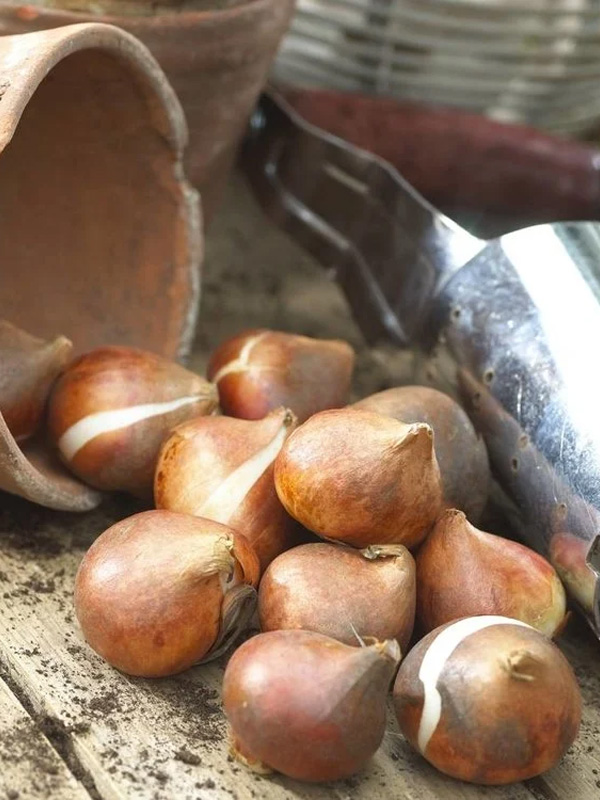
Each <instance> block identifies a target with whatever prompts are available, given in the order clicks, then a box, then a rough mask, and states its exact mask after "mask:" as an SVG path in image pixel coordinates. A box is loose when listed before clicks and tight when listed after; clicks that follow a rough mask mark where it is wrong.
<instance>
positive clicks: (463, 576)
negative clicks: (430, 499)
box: [416, 509, 566, 636]
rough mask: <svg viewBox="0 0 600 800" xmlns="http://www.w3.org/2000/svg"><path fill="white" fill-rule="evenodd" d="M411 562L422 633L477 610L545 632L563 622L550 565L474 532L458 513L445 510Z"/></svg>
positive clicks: (558, 590)
mask: <svg viewBox="0 0 600 800" xmlns="http://www.w3.org/2000/svg"><path fill="white" fill-rule="evenodd" d="M416 560H417V587H418V593H417V594H418V601H417V617H418V620H419V624H420V626H421V628H422V630H423V631H424V632H427V631H430V630H433V628H437V627H438V626H439V625H443V624H444V623H446V622H450V621H451V620H453V619H459V618H460V617H467V616H475V615H479V614H499V615H501V616H506V617H514V618H515V619H520V620H522V621H523V622H527V623H529V625H532V626H533V627H534V628H537V629H538V630H539V631H541V632H542V633H544V634H545V635H546V636H554V635H555V634H556V633H557V632H558V630H559V629H560V628H561V627H562V626H563V624H564V622H565V613H566V597H565V591H564V589H563V586H562V584H561V582H560V579H559V577H558V575H557V574H556V571H555V570H554V569H553V567H552V565H551V564H549V563H548V562H547V561H546V559H545V558H543V557H542V556H541V555H539V554H538V553H536V552H534V551H533V550H530V549H529V548H528V547H525V546H523V545H522V544H519V543H518V542H513V541H511V540H510V539H504V538H502V537H501V536H494V535H493V534H491V533H485V532H484V531H480V530H478V529H477V528H475V527H474V526H473V525H471V524H470V523H469V522H468V520H467V518H466V517H465V515H464V514H463V513H462V511H457V510H455V509H450V510H447V511H445V512H444V514H443V515H442V516H441V517H440V519H439V520H438V521H437V523H436V525H435V527H434V529H433V531H432V532H431V533H430V534H429V536H428V537H427V539H426V541H425V542H424V543H423V545H422V546H421V548H420V550H419V552H418V553H417V557H416Z"/></svg>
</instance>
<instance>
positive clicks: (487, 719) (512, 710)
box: [394, 616, 581, 785]
mask: <svg viewBox="0 0 600 800" xmlns="http://www.w3.org/2000/svg"><path fill="white" fill-rule="evenodd" d="M394 706H395V709H396V716H397V717H398V722H399V724H400V729H401V731H402V733H403V734H404V735H405V736H406V738H407V739H408V741H409V742H410V744H411V745H412V746H413V747H414V748H415V749H416V750H418V751H419V752H420V753H421V754H422V755H423V756H424V757H425V758H426V759H427V761H429V762H430V763H431V764H433V766H434V767H437V769H439V770H441V771H442V772H445V773H446V774H447V775H451V776H452V777H454V778H459V779H460V780H463V781H471V782H472V783H482V784H491V785H494V784H505V783H513V782H516V781H523V780H527V779H528V778H533V777H534V776H536V775H539V774H541V773H542V772H545V771H546V770H548V769H550V768H551V767H553V766H554V765H555V764H556V763H557V762H558V761H559V760H560V759H561V758H562V757H563V756H564V754H565V753H566V751H567V750H568V748H569V747H570V746H571V744H572V743H573V741H574V740H575V737H576V736H577V731H578V729H579V723H580V719H581V695H580V692H579V688H578V686H577V681H576V680H575V676H574V675H573V670H572V669H571V667H570V666H569V663H568V662H567V660H566V658H565V657H564V656H563V654H562V653H561V652H560V650H559V649H558V648H557V647H556V646H555V645H554V644H552V642H551V641H550V640H549V639H548V638H547V637H545V636H543V635H542V634H541V633H539V632H538V631H536V630H534V629H533V628H531V627H530V626H528V625H525V624H524V623H521V622H518V621H516V620H513V619H509V618H507V617H499V616H481V617H466V618H463V619H462V620H459V621H455V622H451V623H449V624H448V625H444V626H443V627H441V628H436V629H435V630H434V631H432V632H431V633H430V634H429V635H428V636H426V637H425V638H424V639H422V640H421V641H420V642H419V643H418V644H417V645H416V646H415V647H414V648H413V649H412V650H411V651H410V653H409V654H408V655H407V657H406V658H405V659H404V661H403V663H402V665H401V667H400V670H399V672H398V676H397V678H396V682H395V685H394Z"/></svg>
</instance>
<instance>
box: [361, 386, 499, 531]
mask: <svg viewBox="0 0 600 800" xmlns="http://www.w3.org/2000/svg"><path fill="white" fill-rule="evenodd" d="M353 408H362V409H365V410H366V411H377V412H378V413H379V414H386V415H387V416H390V417H394V419H397V420H399V421H400V422H405V423H411V422H426V423H427V424H428V425H431V427H432V428H433V433H434V442H435V455H436V458H437V461H438V464H439V467H440V473H441V476H442V484H443V487H444V499H445V501H446V504H447V505H448V506H450V507H452V508H459V509H461V510H462V511H464V512H465V513H466V515H467V516H468V518H469V519H470V520H473V521H474V522H477V521H478V519H479V518H480V517H481V514H482V512H483V509H484V507H485V505H486V503H487V499H488V495H489V491H490V483H491V475H490V465H489V461H488V455H487V450H486V446H485V443H484V441H483V439H482V438H481V436H479V435H478V434H477V432H476V431H475V428H474V427H473V424H472V423H471V420H470V419H469V417H468V416H467V414H466V412H465V411H464V410H463V409H462V408H461V407H460V406H459V405H458V403H456V402H455V401H454V400H453V399H452V398H451V397H449V396H448V395H447V394H444V393H443V392H438V391H437V390H436V389H430V388H429V387H427V386H398V387H395V388H393V389H387V390H386V391H384V392H378V393H377V394H373V395H371V396H370V397H365V398H364V399H363V400H359V402H358V403H354V405H353Z"/></svg>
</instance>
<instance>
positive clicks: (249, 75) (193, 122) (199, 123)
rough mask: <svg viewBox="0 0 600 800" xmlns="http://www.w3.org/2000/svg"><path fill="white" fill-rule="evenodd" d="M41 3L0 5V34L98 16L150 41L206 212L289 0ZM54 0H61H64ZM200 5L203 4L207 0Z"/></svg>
mask: <svg viewBox="0 0 600 800" xmlns="http://www.w3.org/2000/svg"><path fill="white" fill-rule="evenodd" d="M45 2H46V0H42V4H41V5H21V4H14V3H12V4H11V3H2V4H0V34H11V33H25V32H26V31H32V30H41V29H43V28H54V27H57V26H59V25H66V24H69V23H73V22H83V21H88V20H96V21H98V20H100V21H102V22H109V23H112V24H115V25H119V26H121V27H123V28H125V29H126V30H127V31H129V32H130V33H133V34H134V35H135V36H137V37H138V38H139V39H141V41H142V42H144V43H145V44H146V45H147V46H148V47H149V48H150V50H151V51H152V53H153V54H154V56H155V57H156V58H157V60H158V61H159V63H160V65H161V66H162V68H163V69H164V71H165V72H166V74H167V77H168V78H169V79H170V81H171V83H172V85H173V87H174V89H175V91H176V92H177V94H178V96H179V99H180V100H181V104H182V105H183V108H184V111H185V113H186V116H187V120H188V125H189V129H190V145H189V148H188V161H187V174H188V175H189V177H190V179H191V181H192V182H193V183H194V184H195V185H196V187H197V188H198V189H199V190H200V193H201V195H202V205H203V211H204V218H205V220H208V219H210V217H211V216H212V214H213V211H214V209H215V207H216V205H217V203H218V200H219V197H220V195H221V191H222V189H223V186H224V183H225V180H226V177H227V174H228V172H229V170H230V168H231V166H232V164H233V160H234V157H235V153H236V150H237V146H238V144H239V142H240V140H241V138H242V136H243V134H244V131H245V127H246V123H247V120H248V117H249V116H250V113H251V111H252V109H253V107H254V104H255V102H256V99H257V97H258V94H259V92H260V89H261V88H262V86H263V84H264V83H265V80H266V76H267V72H268V69H269V66H270V64H271V61H272V59H273V57H274V55H275V51H276V50H277V47H278V45H279V41H280V39H281V37H282V36H283V34H284V32H285V30H286V29H287V26H288V23H289V21H290V19H291V16H292V12H293V9H294V0H238V2H237V3H236V4H235V5H233V6H232V7H230V8H227V7H226V8H222V9H220V10H219V9H217V10H208V11H206V10H204V11H202V10H196V11H194V10H188V11H186V10H183V11H175V10H173V11H170V12H169V11H168V10H167V11H166V12H165V13H159V14H154V15H148V14H146V15H141V14H140V15H136V14H135V13H133V14H132V12H135V6H136V5H138V6H139V5H140V3H139V2H137V3H135V4H134V3H131V2H130V3H126V4H123V5H124V6H125V7H126V9H127V11H128V12H129V13H128V14H125V15H119V16H116V15H103V16H98V15H94V14H93V13H91V12H77V11H66V10H57V9H53V8H45V7H42V6H43V5H44V3H45ZM215 2H216V0H215ZM55 4H56V5H66V4H67V0H55ZM70 5H71V6H72V5H75V4H74V3H72V2H71V3H70ZM81 5H83V6H85V2H82V3H81ZM99 5H100V6H101V4H99ZM116 5H117V4H116V3H114V2H113V3H112V4H111V6H112V7H114V6H116ZM180 5H183V4H180ZM186 5H187V6H188V7H189V6H193V5H194V3H193V2H189V3H187V4H186ZM201 5H202V7H203V8H205V7H206V5H208V3H206V2H202V3H201ZM225 5H228V4H225Z"/></svg>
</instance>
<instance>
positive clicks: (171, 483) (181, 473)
mask: <svg viewBox="0 0 600 800" xmlns="http://www.w3.org/2000/svg"><path fill="white" fill-rule="evenodd" d="M296 424H297V421H296V418H295V416H294V415H293V414H292V412H291V411H289V409H286V408H280V409H277V410H276V411H273V412H271V414H269V415H268V416H266V417H265V418H264V419H261V420H244V419H234V418H233V417H225V416H219V417H199V418H197V419H193V420H190V421H189V422H185V423H183V424H182V425H179V426H178V427H177V428H176V429H175V430H174V431H173V433H172V434H171V436H170V437H169V438H168V439H167V440H166V441H165V443H164V445H163V447H162V449H161V453H160V457H159V459H158V464H157V467H156V476H155V480H154V499H155V503H156V507H157V508H164V509H167V510H169V511H178V512H180V513H184V514H193V515H195V516H198V517H205V518H207V519H212V520H215V521H217V522H221V523H223V524H225V525H230V526H231V527H232V528H234V529H235V530H238V531H239V532H240V533H243V534H244V536H245V537H246V538H247V539H248V541H249V542H250V543H251V544H252V546H253V547H254V549H255V551H256V554H257V555H258V557H259V560H260V564H261V569H262V570H264V569H266V567H267V566H268V564H269V563H270V562H271V561H272V560H273V559H274V558H275V556H277V555H279V554H280V553H282V552H283V551H284V550H287V549H288V548H289V547H292V546H293V545H294V544H296V538H295V532H296V527H297V526H296V524H295V523H294V521H293V520H292V519H291V518H290V517H289V516H288V514H287V513H286V511H285V510H284V508H283V506H282V505H281V502H280V501H279V498H278V497H277V493H276V491H275V483H274V479H273V464H274V461H275V459H276V457H277V455H278V454H279V451H280V450H281V448H282V446H283V443H284V442H285V440H286V439H287V437H288V435H289V434H290V432H291V431H292V430H293V429H294V428H295V427H296Z"/></svg>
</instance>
